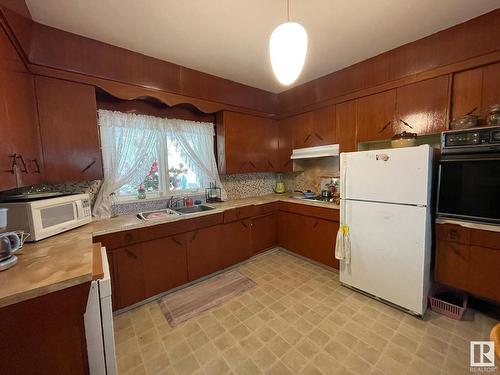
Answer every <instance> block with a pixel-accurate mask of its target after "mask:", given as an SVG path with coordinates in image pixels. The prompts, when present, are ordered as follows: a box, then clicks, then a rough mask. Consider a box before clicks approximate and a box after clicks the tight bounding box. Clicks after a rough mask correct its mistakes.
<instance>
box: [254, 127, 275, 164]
mask: <svg viewBox="0 0 500 375" xmlns="http://www.w3.org/2000/svg"><path fill="white" fill-rule="evenodd" d="M258 124H259V125H258V126H260V128H261V131H260V133H261V134H260V140H259V141H257V142H256V143H255V145H254V146H255V147H261V146H260V145H262V144H263V146H264V153H262V154H261V155H262V156H263V160H262V162H263V163H264V168H265V171H266V172H276V171H279V161H280V156H279V127H278V121H277V120H272V119H261V120H260V121H259V122H258Z"/></svg>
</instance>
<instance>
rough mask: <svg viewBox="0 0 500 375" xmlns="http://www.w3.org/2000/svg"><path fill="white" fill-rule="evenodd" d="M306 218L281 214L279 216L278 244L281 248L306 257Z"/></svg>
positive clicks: (288, 213) (285, 213) (286, 213)
mask: <svg viewBox="0 0 500 375" xmlns="http://www.w3.org/2000/svg"><path fill="white" fill-rule="evenodd" d="M306 225H307V220H306V216H302V215H297V214H292V213H290V212H280V213H279V216H278V243H279V245H280V246H281V247H283V248H285V249H287V250H290V251H293V252H294V253H297V254H299V255H303V256H306V252H307V248H308V243H307V239H306V229H305V228H306Z"/></svg>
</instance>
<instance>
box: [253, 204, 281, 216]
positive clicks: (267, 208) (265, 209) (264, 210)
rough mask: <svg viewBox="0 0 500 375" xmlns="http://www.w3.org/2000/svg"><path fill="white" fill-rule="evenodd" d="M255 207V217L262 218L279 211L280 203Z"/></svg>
mask: <svg viewBox="0 0 500 375" xmlns="http://www.w3.org/2000/svg"><path fill="white" fill-rule="evenodd" d="M254 207H255V209H254V215H255V216H261V215H266V214H270V213H272V212H276V211H278V209H279V203H278V202H272V203H265V204H259V205H256V206H254Z"/></svg>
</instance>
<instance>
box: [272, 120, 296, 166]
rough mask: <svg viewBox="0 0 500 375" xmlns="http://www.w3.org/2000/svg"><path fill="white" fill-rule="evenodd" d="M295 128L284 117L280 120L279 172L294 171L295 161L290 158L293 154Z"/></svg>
mask: <svg viewBox="0 0 500 375" xmlns="http://www.w3.org/2000/svg"><path fill="white" fill-rule="evenodd" d="M292 132H293V128H292V124H291V123H290V121H288V120H287V119H282V120H279V121H278V160H277V163H278V165H277V167H276V171H277V172H292V171H293V162H292V159H290V156H291V155H292V148H293V146H292V142H293V134H292Z"/></svg>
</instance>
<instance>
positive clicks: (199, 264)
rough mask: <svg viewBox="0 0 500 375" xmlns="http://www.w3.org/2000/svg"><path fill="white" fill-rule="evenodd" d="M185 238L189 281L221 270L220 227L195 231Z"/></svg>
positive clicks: (221, 239)
mask: <svg viewBox="0 0 500 375" xmlns="http://www.w3.org/2000/svg"><path fill="white" fill-rule="evenodd" d="M187 237H188V239H187V241H188V243H187V270H188V279H189V281H193V280H196V279H199V278H200V277H203V276H206V275H209V274H211V273H213V272H217V271H219V270H221V269H222V248H221V242H222V241H223V240H224V239H223V238H222V225H216V226H213V227H208V228H203V229H198V230H195V231H193V232H190V233H188V234H187Z"/></svg>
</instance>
